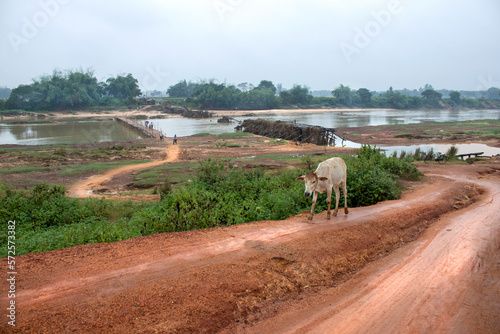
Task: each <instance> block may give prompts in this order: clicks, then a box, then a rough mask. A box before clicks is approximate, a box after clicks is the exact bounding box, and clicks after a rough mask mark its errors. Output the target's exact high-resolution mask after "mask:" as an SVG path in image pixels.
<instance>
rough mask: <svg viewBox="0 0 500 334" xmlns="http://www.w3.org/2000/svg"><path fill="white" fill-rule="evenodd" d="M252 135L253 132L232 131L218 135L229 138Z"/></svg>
mask: <svg viewBox="0 0 500 334" xmlns="http://www.w3.org/2000/svg"><path fill="white" fill-rule="evenodd" d="M248 136H253V133H250V132H234V133H221V134H220V135H219V137H220V138H224V139H231V138H241V137H248Z"/></svg>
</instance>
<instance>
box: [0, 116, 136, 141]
mask: <svg viewBox="0 0 500 334" xmlns="http://www.w3.org/2000/svg"><path fill="white" fill-rule="evenodd" d="M139 138H142V137H141V136H140V135H139V134H138V133H137V132H136V131H133V130H131V129H130V128H128V127H125V126H123V125H122V124H119V123H118V122H116V121H112V120H107V121H65V122H57V123H33V124H0V145H1V144H18V145H49V144H82V143H96V142H105V141H121V140H129V139H139Z"/></svg>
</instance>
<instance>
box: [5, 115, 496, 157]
mask: <svg viewBox="0 0 500 334" xmlns="http://www.w3.org/2000/svg"><path fill="white" fill-rule="evenodd" d="M249 112H250V111H249ZM257 118H264V119H267V120H270V121H277V120H281V121H285V122H293V121H296V122H297V123H303V124H309V125H319V126H323V127H326V128H337V127H358V126H377V125H386V124H389V125H394V124H408V123H422V122H455V121H467V120H477V119H500V110H363V111H342V112H340V111H328V112H322V113H300V112H297V113H296V114H295V111H294V114H285V115H282V114H275V115H272V114H271V115H266V116H239V117H235V118H234V119H235V122H233V123H229V124H221V123H218V122H217V118H209V119H193V118H182V117H179V118H168V119H152V120H151V121H152V122H153V124H154V127H155V128H157V129H158V128H159V129H161V130H162V131H163V132H164V133H166V135H167V136H169V137H173V135H174V134H176V135H177V136H178V137H184V136H191V135H194V134H199V133H210V134H221V133H227V132H235V129H234V128H235V126H236V125H237V124H238V122H241V121H243V120H244V119H257ZM138 138H141V137H140V135H138V134H137V133H136V132H134V131H131V130H130V129H128V128H127V127H124V126H122V125H121V124H118V123H117V122H114V121H109V120H107V121H64V122H57V123H34V124H6V123H3V124H0V145H1V144H19V145H47V144H77V143H89V142H104V141H120V140H130V139H138ZM339 144H340V140H339V141H337V145H339ZM344 145H345V146H347V147H359V146H360V145H359V144H358V143H353V142H344ZM474 145H477V146H474V147H470V146H469V147H467V146H459V154H460V153H468V152H469V151H470V150H478V152H483V151H484V152H485V154H488V155H493V154H500V149H498V148H490V147H489V146H486V145H482V144H474ZM416 147H417V146H414V147H388V148H385V149H387V150H388V151H389V152H392V151H401V150H405V151H411V150H414V149H415V148H416ZM420 147H421V149H422V150H425V151H427V150H430V148H434V150H435V151H440V152H446V151H447V148H449V145H425V147H424V146H420ZM464 150H465V151H467V152H464ZM486 152H488V153H486Z"/></svg>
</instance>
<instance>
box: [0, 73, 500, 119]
mask: <svg viewBox="0 0 500 334" xmlns="http://www.w3.org/2000/svg"><path fill="white" fill-rule="evenodd" d="M324 92H325V91H321V94H323V93H324ZM326 92H327V93H328V91H326ZM1 93H2V91H1V90H0V94H1ZM154 93H155V94H160V93H161V92H159V91H155V92H154ZM7 94H9V97H8V99H7V100H4V98H0V115H9V116H11V115H13V116H15V115H23V114H26V112H27V111H28V112H33V111H42V110H49V111H59V110H64V111H73V110H80V109H89V110H91V111H93V112H97V113H100V112H103V111H105V110H109V109H121V108H124V107H128V108H130V107H131V106H136V105H138V104H139V103H145V100H144V99H141V101H139V100H137V97H138V96H140V95H141V91H140V89H139V88H138V81H137V79H135V78H134V77H133V76H132V75H131V74H128V75H127V76H117V77H111V78H109V79H107V80H106V81H104V82H98V81H97V79H96V78H95V76H94V74H93V72H92V71H87V72H83V71H66V72H65V73H63V72H61V71H58V70H55V71H54V72H53V74H52V75H43V76H41V77H40V78H39V79H33V83H32V84H28V85H19V86H18V87H17V88H14V89H13V90H12V91H10V89H7V88H5V89H4V94H3V95H4V96H6V95H7ZM167 94H168V95H169V97H162V100H163V102H162V103H163V104H165V105H168V106H185V107H188V108H193V109H200V111H202V110H207V109H212V110H214V109H240V110H257V109H275V108H318V107H320V108H321V107H329V108H332V107H347V108H394V109H420V108H429V109H443V108H474V109H491V108H493V109H498V108H500V88H497V87H491V88H489V89H487V90H484V91H476V92H470V91H461V92H458V91H450V90H439V91H437V90H434V88H433V87H432V86H431V85H425V87H424V88H420V89H419V90H416V89H414V90H408V89H403V90H394V89H393V88H392V87H389V89H388V90H387V91H385V92H376V91H370V90H369V89H367V88H360V89H357V90H356V89H351V88H350V87H348V86H344V85H339V86H338V87H336V88H335V89H333V90H332V91H331V92H329V93H328V96H313V95H312V94H311V92H310V90H309V88H308V87H307V86H305V85H297V84H296V85H294V86H293V87H292V88H290V89H284V88H283V87H282V85H281V84H277V85H274V84H273V83H272V82H271V81H269V80H262V81H261V82H260V83H259V84H258V85H257V86H254V85H252V84H249V83H246V82H244V83H241V84H238V85H231V84H225V83H221V84H218V83H216V81H215V80H214V79H212V80H209V81H200V82H198V83H195V82H187V81H186V80H182V81H180V82H178V83H177V84H174V85H172V86H170V87H169V88H168V89H167ZM151 108H152V109H156V110H161V109H163V108H164V106H151ZM191 112H192V110H191Z"/></svg>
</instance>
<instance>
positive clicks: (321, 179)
mask: <svg viewBox="0 0 500 334" xmlns="http://www.w3.org/2000/svg"><path fill="white" fill-rule="evenodd" d="M319 179H320V181H326V180H328V178H327V177H324V176H321V177H320V178H319Z"/></svg>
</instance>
